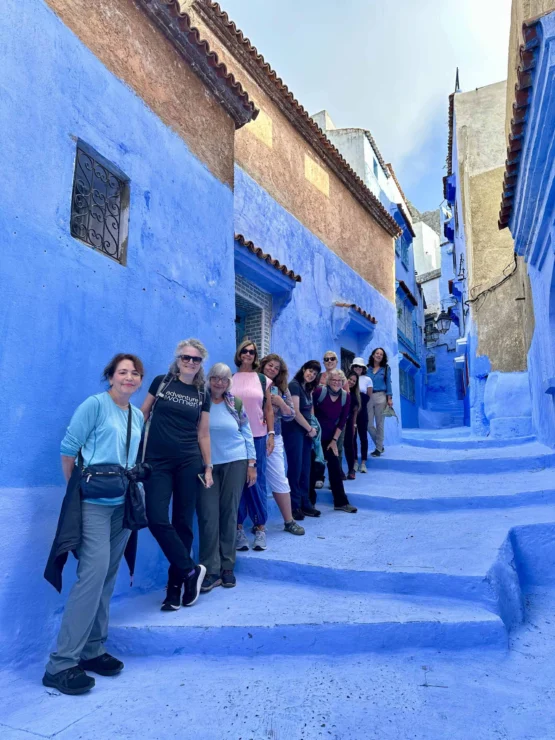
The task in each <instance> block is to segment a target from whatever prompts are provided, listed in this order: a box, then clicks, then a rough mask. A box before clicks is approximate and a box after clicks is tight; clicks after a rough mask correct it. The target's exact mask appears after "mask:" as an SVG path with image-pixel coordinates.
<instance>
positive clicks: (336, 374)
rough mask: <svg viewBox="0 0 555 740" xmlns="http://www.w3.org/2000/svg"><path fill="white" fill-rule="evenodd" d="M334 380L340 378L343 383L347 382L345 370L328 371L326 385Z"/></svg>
mask: <svg viewBox="0 0 555 740" xmlns="http://www.w3.org/2000/svg"><path fill="white" fill-rule="evenodd" d="M332 378H339V379H340V380H341V382H342V383H345V382H346V380H347V376H346V375H345V373H344V372H343V370H328V374H327V375H326V385H329V384H330V380H331V379H332Z"/></svg>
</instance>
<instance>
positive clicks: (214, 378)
mask: <svg viewBox="0 0 555 740" xmlns="http://www.w3.org/2000/svg"><path fill="white" fill-rule="evenodd" d="M210 380H211V381H212V382H213V383H216V385H223V384H224V383H229V378H218V377H217V375H212V377H211V378H210Z"/></svg>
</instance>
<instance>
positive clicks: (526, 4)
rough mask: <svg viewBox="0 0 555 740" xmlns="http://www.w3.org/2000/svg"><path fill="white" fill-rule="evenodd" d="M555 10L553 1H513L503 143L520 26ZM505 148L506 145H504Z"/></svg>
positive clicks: (510, 114) (512, 94)
mask: <svg viewBox="0 0 555 740" xmlns="http://www.w3.org/2000/svg"><path fill="white" fill-rule="evenodd" d="M551 10H555V0H513V3H512V6H511V31H510V34H509V61H508V69H507V92H508V94H507V105H506V118H505V142H506V141H507V139H508V136H509V132H510V125H511V118H512V117H513V103H514V102H515V85H516V81H517V76H516V71H517V69H518V65H519V64H520V54H519V49H520V46H521V44H522V24H523V23H524V21H527V20H530V18H535V17H536V16H537V15H541V14H542V13H547V12H549V11H551ZM505 146H506V144H505Z"/></svg>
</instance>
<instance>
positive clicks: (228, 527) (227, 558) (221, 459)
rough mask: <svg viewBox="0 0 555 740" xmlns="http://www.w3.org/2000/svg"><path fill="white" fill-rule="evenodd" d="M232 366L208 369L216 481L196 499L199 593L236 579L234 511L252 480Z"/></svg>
mask: <svg viewBox="0 0 555 740" xmlns="http://www.w3.org/2000/svg"><path fill="white" fill-rule="evenodd" d="M231 379H232V373H231V369H230V368H229V367H228V366H227V365H225V364H224V363H223V362H217V363H216V364H215V365H214V366H213V367H212V368H211V369H210V372H209V373H208V389H209V392H210V398H211V407H210V448H211V451H212V464H213V466H214V467H213V470H212V475H213V479H214V484H213V485H212V486H211V487H210V488H203V489H202V492H201V493H200V496H199V498H198V500H197V517H198V523H199V535H200V562H201V563H202V564H203V565H204V566H206V576H205V578H204V581H203V583H202V586H201V593H207V592H208V591H211V590H212V589H213V588H215V587H216V586H224V587H226V588H232V587H233V586H235V584H236V579H235V575H234V573H233V569H234V567H235V553H236V551H235V537H236V533H237V512H238V509H239V501H240V499H241V493H242V491H243V486H244V485H245V481H246V482H247V485H248V486H253V485H254V484H255V483H256V449H255V446H254V439H253V436H252V431H251V428H250V424H249V420H248V418H247V415H246V413H245V412H244V410H243V403H242V401H241V400H240V399H239V398H236V397H234V396H232V394H231V393H229V387H230V385H231Z"/></svg>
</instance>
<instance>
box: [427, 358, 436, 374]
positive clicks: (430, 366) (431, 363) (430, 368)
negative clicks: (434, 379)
mask: <svg viewBox="0 0 555 740" xmlns="http://www.w3.org/2000/svg"><path fill="white" fill-rule="evenodd" d="M435 371H436V358H435V357H426V372H427V373H428V374H429V373H435Z"/></svg>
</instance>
